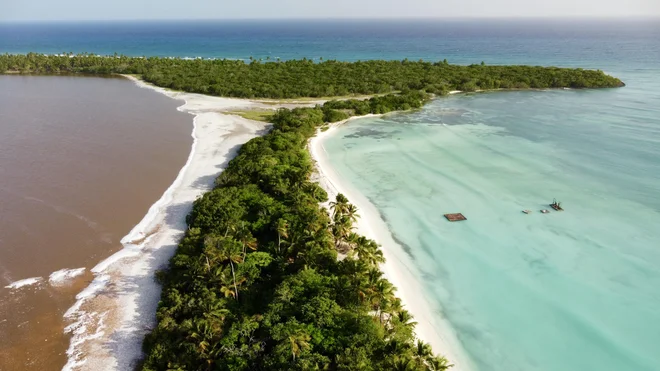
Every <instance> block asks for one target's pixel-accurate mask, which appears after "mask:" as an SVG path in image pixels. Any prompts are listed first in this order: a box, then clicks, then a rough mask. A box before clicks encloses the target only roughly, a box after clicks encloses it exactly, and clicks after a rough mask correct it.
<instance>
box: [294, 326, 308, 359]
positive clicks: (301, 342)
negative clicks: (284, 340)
mask: <svg viewBox="0 0 660 371" xmlns="http://www.w3.org/2000/svg"><path fill="white" fill-rule="evenodd" d="M310 340H311V337H310V336H309V335H308V334H306V333H304V332H302V331H300V332H297V333H295V334H293V335H290V336H289V343H290V344H291V356H292V357H293V362H295V361H296V357H297V356H298V355H300V352H302V351H304V350H307V349H309V348H310V345H309V341H310Z"/></svg>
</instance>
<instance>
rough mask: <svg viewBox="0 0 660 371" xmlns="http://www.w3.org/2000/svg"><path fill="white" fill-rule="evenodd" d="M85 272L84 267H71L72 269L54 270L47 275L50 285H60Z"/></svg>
mask: <svg viewBox="0 0 660 371" xmlns="http://www.w3.org/2000/svg"><path fill="white" fill-rule="evenodd" d="M83 273H85V268H73V269H68V268H65V269H60V270H59V271H55V272H53V273H51V274H50V276H48V283H50V284H51V286H62V285H65V284H67V283H69V282H70V281H71V279H73V278H75V277H78V276H80V275H81V274H83Z"/></svg>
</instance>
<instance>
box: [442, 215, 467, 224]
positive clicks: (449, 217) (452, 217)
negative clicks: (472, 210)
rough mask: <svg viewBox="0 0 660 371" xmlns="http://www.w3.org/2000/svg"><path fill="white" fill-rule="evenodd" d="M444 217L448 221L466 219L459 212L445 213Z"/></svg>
mask: <svg viewBox="0 0 660 371" xmlns="http://www.w3.org/2000/svg"><path fill="white" fill-rule="evenodd" d="M445 218H447V220H449V221H450V222H460V221H462V220H467V218H466V217H465V216H464V215H463V214H461V213H455V214H445Z"/></svg>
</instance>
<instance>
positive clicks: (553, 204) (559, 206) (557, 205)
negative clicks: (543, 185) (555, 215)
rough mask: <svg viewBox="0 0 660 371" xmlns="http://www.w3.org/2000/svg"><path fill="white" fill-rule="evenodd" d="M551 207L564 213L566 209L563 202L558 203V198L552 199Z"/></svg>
mask: <svg viewBox="0 0 660 371" xmlns="http://www.w3.org/2000/svg"><path fill="white" fill-rule="evenodd" d="M550 207H551V208H553V209H555V210H557V211H564V209H563V208H562V207H561V202H557V199H556V198H553V199H552V203H551V204H550Z"/></svg>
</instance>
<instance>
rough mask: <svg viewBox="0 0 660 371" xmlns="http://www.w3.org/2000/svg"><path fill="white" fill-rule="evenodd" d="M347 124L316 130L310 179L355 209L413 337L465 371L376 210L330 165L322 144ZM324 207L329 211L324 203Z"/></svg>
mask: <svg viewBox="0 0 660 371" xmlns="http://www.w3.org/2000/svg"><path fill="white" fill-rule="evenodd" d="M369 116H375V115H369ZM363 117H366V116H363ZM356 118H357V117H354V118H352V119H356ZM352 119H349V120H347V121H350V120H352ZM347 121H343V122H340V123H335V124H332V125H330V128H329V129H328V130H326V131H321V130H319V131H318V133H317V135H316V136H315V137H313V138H312V139H310V142H309V151H310V153H311V155H312V157H313V159H314V161H315V165H316V171H317V173H316V174H314V180H315V181H317V182H318V183H319V184H320V185H321V187H322V188H323V189H325V191H326V192H327V193H328V199H329V201H333V200H334V199H335V198H336V196H337V194H338V193H342V194H344V196H346V197H347V198H348V200H349V202H351V203H352V204H354V205H355V206H357V208H358V213H359V215H360V218H359V219H358V220H357V223H356V232H357V233H359V234H361V235H363V236H365V237H368V238H370V239H373V240H375V241H376V242H378V244H379V245H380V246H381V249H382V250H383V254H384V255H385V259H386V262H385V264H382V265H381V270H382V271H383V273H384V274H385V277H386V278H387V279H388V280H390V282H391V283H392V284H393V285H394V286H396V288H397V291H396V295H397V297H399V298H400V299H401V301H402V303H403V305H404V307H405V308H406V309H407V310H408V311H409V312H410V313H412V314H413V316H414V317H415V321H416V322H417V323H418V324H417V326H416V327H415V333H416V335H417V338H419V339H420V340H423V341H425V342H427V343H429V344H431V346H432V347H433V350H434V352H436V353H438V354H441V355H443V356H445V357H446V358H447V359H448V360H449V361H450V362H451V363H453V364H454V367H452V370H460V371H466V370H469V369H471V367H469V365H468V358H467V357H466V356H465V355H463V353H464V352H463V350H462V348H461V346H460V344H459V342H458V339H457V338H456V336H455V333H454V331H453V330H452V329H451V328H450V327H449V325H448V324H447V323H446V322H445V321H443V320H442V319H441V318H442V313H440V312H439V311H438V310H434V308H432V307H431V306H430V304H429V303H428V302H427V300H426V299H425V297H424V294H423V293H422V291H421V290H420V287H419V283H418V282H417V281H418V280H417V279H416V277H415V274H414V269H415V268H414V265H413V264H414V263H413V262H412V260H411V258H410V257H409V256H408V255H407V254H406V253H405V251H404V250H403V248H402V247H401V246H400V245H399V244H397V243H396V241H395V240H394V238H393V237H392V234H391V232H390V231H389V229H388V226H387V223H386V222H385V221H384V220H383V219H382V218H381V216H380V213H379V212H378V210H377V209H376V207H375V206H374V205H373V204H372V203H371V202H370V201H369V200H368V199H367V198H366V197H365V196H364V195H362V194H361V193H360V192H358V191H357V190H355V189H354V188H353V187H352V186H351V185H350V184H349V183H347V182H345V181H342V179H341V178H340V177H339V175H338V174H337V173H336V172H335V170H334V169H333V168H332V166H331V165H330V162H329V159H328V153H327V152H326V151H325V148H324V147H323V141H324V139H325V138H327V137H328V136H329V135H331V134H332V133H333V132H334V131H335V130H337V127H338V125H341V124H344V123H345V122H347ZM324 206H326V207H328V208H329V205H327V204H326V205H324Z"/></svg>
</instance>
